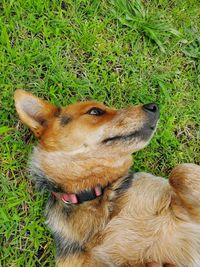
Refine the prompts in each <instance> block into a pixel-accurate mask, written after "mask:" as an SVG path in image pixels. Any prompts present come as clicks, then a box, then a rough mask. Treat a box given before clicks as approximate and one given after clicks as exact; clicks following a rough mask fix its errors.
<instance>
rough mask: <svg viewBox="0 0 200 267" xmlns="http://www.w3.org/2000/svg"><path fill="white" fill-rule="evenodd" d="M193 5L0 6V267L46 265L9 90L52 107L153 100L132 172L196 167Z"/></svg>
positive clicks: (163, 0) (198, 23)
mask: <svg viewBox="0 0 200 267" xmlns="http://www.w3.org/2000/svg"><path fill="white" fill-rule="evenodd" d="M199 8H200V6H199V1H198V0H191V1H188V0H177V1H167V0H157V1H156V0H154V1H144V2H141V1H139V0H136V1H135V2H133V1H125V0H117V1H106V0H102V1H99V0H98V1H97V0H94V1H89V0H75V1H72V0H64V1H63V2H61V1H57V0H46V1H42V0H36V1H31V0H27V1H23V0H17V1H13V0H10V1H7V0H3V1H1V3H0V12H1V17H0V34H1V38H0V40H1V41H0V42H1V46H0V49H1V52H0V61H1V64H0V66H1V75H0V81H1V83H0V87H1V88H0V151H1V152H0V164H1V166H0V168H1V171H0V179H1V185H0V186H1V188H0V226H1V227H0V266H2V267H8V266H9V267H15V266H16V267H18V266H19V267H21V266H26V267H29V266H30V267H33V266H54V251H55V248H54V243H53V240H52V236H51V234H50V233H49V231H48V229H47V227H46V225H45V219H44V216H43V206H44V202H45V197H43V196H41V195H40V194H38V193H36V192H35V189H34V186H33V185H32V184H31V182H30V177H29V175H28V170H27V161H28V155H29V154H30V152H31V149H32V146H33V144H34V143H35V140H34V138H33V137H32V135H31V134H30V132H29V131H28V130H27V129H26V128H25V127H24V126H23V125H22V124H21V123H20V122H19V120H18V117H17V115H16V112H15V108H14V102H13V92H14V90H15V89H17V88H23V89H26V90H29V91H31V92H33V93H34V94H36V95H38V96H41V97H44V98H45V99H49V100H51V101H52V102H53V103H55V104H57V105H67V104H69V103H73V102H76V101H80V100H86V99H96V100H99V101H104V102H105V103H106V104H108V105H110V106H115V107H117V108H123V107H127V106H130V105H134V104H137V103H149V102H157V103H158V104H159V105H160V109H161V119H160V123H159V127H158V130H157V133H156V135H155V136H154V138H153V140H152V141H151V143H150V144H149V146H148V147H147V148H145V149H144V150H143V151H140V152H138V153H137V154H135V156H134V168H135V170H136V171H138V170H145V171H149V172H152V173H154V174H156V175H164V176H167V175H168V174H169V172H170V170H171V168H172V167H173V166H175V165H177V164H178V163H181V162H196V163H199V162H200V156H199V155H200V153H199V145H200V142H199V137H200V130H199V121H200V117H199V110H200V102H199V101H200V100H199V99H200V89H199V83H200V39H199V36H200V30H199V29H200V20H199Z"/></svg>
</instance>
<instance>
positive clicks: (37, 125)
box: [14, 90, 59, 137]
mask: <svg viewBox="0 0 200 267" xmlns="http://www.w3.org/2000/svg"><path fill="white" fill-rule="evenodd" d="M14 98H15V106H16V109H17V112H18V114H19V117H20V119H21V120H22V122H23V123H24V124H26V125H27V126H28V127H29V128H30V129H31V130H32V131H33V133H34V134H35V136H36V137H40V136H41V135H42V133H43V132H44V130H45V129H46V128H47V126H48V123H49V122H50V120H52V119H53V118H54V117H55V116H57V115H58V112H59V109H58V108H57V107H55V106H54V105H52V104H50V103H48V102H47V101H44V100H42V99H40V98H38V97H36V96H33V95H32V94H31V93H29V92H26V91H24V90H16V91H15V94H14Z"/></svg>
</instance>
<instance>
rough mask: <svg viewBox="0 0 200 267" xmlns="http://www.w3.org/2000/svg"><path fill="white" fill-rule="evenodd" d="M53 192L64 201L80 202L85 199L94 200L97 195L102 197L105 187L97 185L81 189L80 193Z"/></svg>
mask: <svg viewBox="0 0 200 267" xmlns="http://www.w3.org/2000/svg"><path fill="white" fill-rule="evenodd" d="M51 193H52V195H53V196H54V197H55V198H57V199H59V200H61V201H63V202H64V203H71V204H80V203H83V202H85V201H89V200H93V199H95V198H97V197H100V196H101V195H102V194H103V188H102V187H101V186H100V185H99V186H95V187H94V188H92V189H90V190H84V191H81V192H80V193H78V194H73V193H60V192H51Z"/></svg>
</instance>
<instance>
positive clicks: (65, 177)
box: [32, 148, 132, 193]
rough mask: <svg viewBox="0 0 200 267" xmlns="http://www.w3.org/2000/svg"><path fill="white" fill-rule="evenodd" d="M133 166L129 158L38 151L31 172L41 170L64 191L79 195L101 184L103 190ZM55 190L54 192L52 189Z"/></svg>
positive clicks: (37, 149)
mask: <svg viewBox="0 0 200 267" xmlns="http://www.w3.org/2000/svg"><path fill="white" fill-rule="evenodd" d="M131 163H132V158H131V156H130V155H128V156H123V157H121V158H120V156H119V155H110V157H109V158H108V159H107V158H106V157H103V155H96V156H95V157H94V156H93V157H92V156H90V155H88V154H87V155H83V154H81V155H76V156H75V155H74V156H69V155H68V154H67V153H65V152H64V151H58V152H47V151H44V150H41V149H39V148H36V149H35V150H34V153H33V157H32V170H33V171H34V172H35V170H40V171H41V170H42V172H43V173H44V174H45V175H46V176H47V177H49V180H50V181H52V182H53V183H54V184H57V185H59V186H60V187H62V189H63V191H64V192H70V193H78V192H80V191H84V190H87V189H91V188H95V187H96V186H98V185H100V186H101V187H102V188H104V187H105V186H107V185H108V184H109V183H113V182H114V181H117V180H118V179H119V178H120V177H124V176H126V175H127V173H128V170H129V169H130V166H131ZM52 191H53V190H52Z"/></svg>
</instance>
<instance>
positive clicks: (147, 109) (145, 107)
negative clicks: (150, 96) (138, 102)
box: [143, 103, 159, 113]
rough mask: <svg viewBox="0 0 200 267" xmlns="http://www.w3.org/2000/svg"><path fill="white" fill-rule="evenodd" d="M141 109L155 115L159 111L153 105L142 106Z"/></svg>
mask: <svg viewBox="0 0 200 267" xmlns="http://www.w3.org/2000/svg"><path fill="white" fill-rule="evenodd" d="M143 109H144V110H145V111H148V112H152V113H156V112H158V111H159V108H158V106H157V105H156V104H155V103H150V104H146V105H143Z"/></svg>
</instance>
